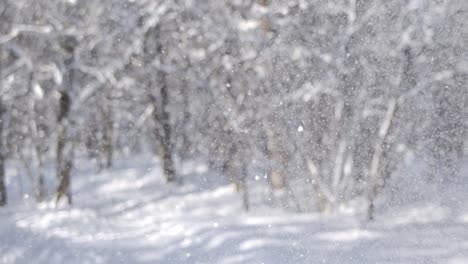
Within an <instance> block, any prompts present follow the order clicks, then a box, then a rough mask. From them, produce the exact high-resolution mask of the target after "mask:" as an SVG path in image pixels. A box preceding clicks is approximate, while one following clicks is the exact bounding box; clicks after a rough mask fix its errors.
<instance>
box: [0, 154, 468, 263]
mask: <svg viewBox="0 0 468 264" xmlns="http://www.w3.org/2000/svg"><path fill="white" fill-rule="evenodd" d="M144 160H145V159H139V158H137V159H132V160H126V161H125V160H123V161H122V162H121V163H120V165H118V166H116V168H114V169H112V170H110V171H106V172H102V173H94V172H92V170H91V169H89V168H87V166H83V168H78V169H77V174H76V175H75V176H74V178H73V193H74V204H73V205H72V206H71V207H68V206H60V207H59V208H55V207H54V206H53V205H52V203H42V204H39V205H34V204H31V203H30V204H29V205H28V204H27V203H24V201H16V203H15V201H12V202H11V204H10V205H9V206H7V207H5V208H1V209H0V263H5V264H7V263H51V264H53V263H80V264H83V263H221V264H228V263H257V264H260V263H408V264H410V263H451V264H455V263H460V264H461V263H468V206H465V205H464V203H465V202H466V198H467V197H468V195H467V194H466V192H468V190H466V189H464V188H463V186H461V187H460V186H458V187H457V186H454V187H453V189H451V190H450V191H449V192H448V193H449V194H450V197H451V198H453V197H458V198H457V199H455V200H456V201H457V202H456V203H454V204H456V206H455V205H454V206H452V205H451V204H450V203H448V204H447V203H444V202H427V203H424V202H419V203H412V204H407V205H402V204H399V205H398V207H397V209H395V208H394V209H392V210H388V211H391V212H392V213H391V214H390V213H385V212H383V213H380V214H378V215H377V219H376V220H375V221H374V222H367V221H364V220H361V218H362V217H359V216H355V215H350V214H347V215H344V214H333V215H330V214H329V215H326V216H324V215H319V214H312V213H309V214H295V213H291V212H284V211H279V210H273V209H272V210H267V211H261V212H248V213H247V212H245V211H244V210H243V209H242V206H241V198H240V195H239V194H237V193H236V192H235V191H234V187H233V186H231V185H229V184H228V182H227V180H226V179H224V178H223V177H222V176H220V175H219V174H216V173H214V172H210V171H208V170H207V168H206V166H203V164H200V163H193V164H188V165H187V166H185V168H184V176H183V184H180V183H179V184H166V183H164V181H163V179H162V177H161V174H160V172H159V167H158V165H157V162H154V161H151V162H145V161H144ZM146 160H147V159H146ZM88 167H89V166H88ZM8 181H9V185H10V186H11V185H13V183H14V182H15V180H14V179H12V178H11V177H10V178H9V179H8ZM10 189H11V188H10ZM433 195H434V196H438V195H439V194H438V193H434V194H433ZM11 196H12V197H14V194H11ZM12 199H14V198H12ZM460 199H464V200H462V201H461V202H460ZM437 201H441V200H437Z"/></svg>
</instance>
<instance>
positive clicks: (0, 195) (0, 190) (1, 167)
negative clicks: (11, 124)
mask: <svg viewBox="0 0 468 264" xmlns="http://www.w3.org/2000/svg"><path fill="white" fill-rule="evenodd" d="M3 56H4V54H3V49H1V48H0V90H1V91H3V80H2V79H1V76H2V66H3V65H2V60H3ZM4 111H5V109H4V106H3V98H1V97H0V206H4V205H6V203H7V193H6V183H5V155H4V148H3V119H4V113H5V112H4Z"/></svg>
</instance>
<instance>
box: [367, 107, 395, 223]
mask: <svg viewBox="0 0 468 264" xmlns="http://www.w3.org/2000/svg"><path fill="white" fill-rule="evenodd" d="M397 109H398V103H397V100H396V99H391V100H390V102H389V104H388V108H387V114H386V116H385V119H384V120H383V122H382V125H381V127H380V129H379V135H378V137H377V142H376V144H375V147H374V155H373V157H372V162H371V166H370V170H369V173H370V184H371V186H370V187H371V190H370V193H369V207H368V209H367V217H368V219H369V220H373V219H374V214H375V198H376V196H377V191H378V189H379V185H380V181H381V180H382V177H381V163H382V161H381V159H382V156H383V155H384V152H385V148H384V145H385V144H386V143H387V138H388V136H389V134H390V130H391V128H392V124H393V123H394V119H395V114H396V111H397Z"/></svg>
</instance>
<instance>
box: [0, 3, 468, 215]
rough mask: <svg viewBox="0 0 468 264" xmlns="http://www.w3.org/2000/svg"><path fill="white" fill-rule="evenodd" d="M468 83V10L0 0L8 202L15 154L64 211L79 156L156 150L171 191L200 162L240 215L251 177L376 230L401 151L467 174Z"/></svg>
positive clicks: (304, 204)
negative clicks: (358, 206)
mask: <svg viewBox="0 0 468 264" xmlns="http://www.w3.org/2000/svg"><path fill="white" fill-rule="evenodd" d="M467 81H468V1H465V0H452V1H449V0H441V1H425V0H390V1H384V0H372V1H367V0H349V1H344V0H332V1H328V0H312V1H305V0H287V1H269V0H232V1H193V0H158V1H153V0H34V1H31V0H0V115H1V116H0V137H1V140H0V205H5V204H6V203H7V202H8V197H7V194H8V191H9V190H7V189H6V185H5V177H6V175H5V164H6V163H7V162H9V161H10V160H15V161H19V162H21V166H23V167H24V171H25V172H26V173H25V175H24V177H25V178H27V179H28V181H29V183H30V186H31V187H32V188H31V194H32V195H33V196H34V197H35V199H37V200H38V201H42V200H45V199H53V200H54V202H59V201H60V200H61V199H64V200H66V201H67V202H68V203H69V204H72V191H71V190H72V187H71V186H73V173H74V168H75V166H76V160H77V159H89V160H94V161H95V162H96V164H97V165H98V168H97V169H98V170H103V169H106V168H109V167H111V166H113V165H114V164H113V161H114V160H115V157H117V156H126V155H128V156H131V155H135V154H138V153H148V152H149V153H153V155H154V156H157V157H159V159H160V161H161V169H162V171H163V173H164V175H165V178H166V180H167V182H175V183H178V184H183V182H182V180H180V177H179V175H180V171H181V169H180V168H181V164H182V163H183V162H184V161H190V160H199V161H204V162H206V163H207V164H209V167H210V168H211V169H213V170H219V171H221V172H222V173H223V175H226V176H227V177H229V178H230V180H231V181H232V182H233V183H234V184H235V186H236V188H237V190H238V191H239V192H241V193H242V194H243V195H242V197H243V199H244V201H243V204H244V207H245V208H246V209H249V207H250V205H251V202H250V197H252V196H251V192H253V191H255V189H253V188H250V187H251V186H252V185H251V183H252V181H254V182H255V181H256V180H257V183H256V186H258V184H259V183H258V179H255V178H253V176H254V173H252V171H257V172H260V173H261V175H265V176H264V178H265V181H261V184H262V188H265V189H267V190H269V191H268V193H269V194H268V195H269V196H270V198H269V199H268V201H269V203H270V205H271V206H272V207H288V208H291V209H292V210H296V211H301V212H303V211H327V210H333V208H336V207H338V206H339V205H340V204H342V203H345V202H347V201H351V200H354V199H357V198H359V199H364V200H365V201H367V209H366V210H367V216H368V218H369V219H372V218H373V217H374V214H375V210H376V208H375V207H376V203H375V200H376V199H377V198H378V197H379V194H380V193H381V192H382V190H384V189H385V188H388V187H387V182H388V181H389V180H390V179H391V178H392V177H393V176H394V175H396V174H402V173H403V172H404V170H405V169H406V168H407V167H408V166H411V164H408V162H407V160H408V157H419V158H420V159H422V160H424V161H425V162H426V163H427V164H428V166H431V168H432V169H431V172H432V176H431V178H430V179H429V180H433V181H444V182H457V180H459V179H461V177H460V173H459V167H460V166H459V165H460V163H461V159H462V158H463V157H464V155H465V154H464V153H466V146H467V144H468V143H467V138H468V134H467V128H468V82H467ZM464 146H465V147H464ZM48 163H53V164H54V168H55V169H54V170H55V172H54V175H52V176H50V175H47V173H48V172H47V170H45V168H44V167H45V164H48ZM47 177H52V178H54V179H55V185H54V189H53V190H48V188H47V186H46V184H44V182H45V178H47ZM262 177H263V176H262Z"/></svg>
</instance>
